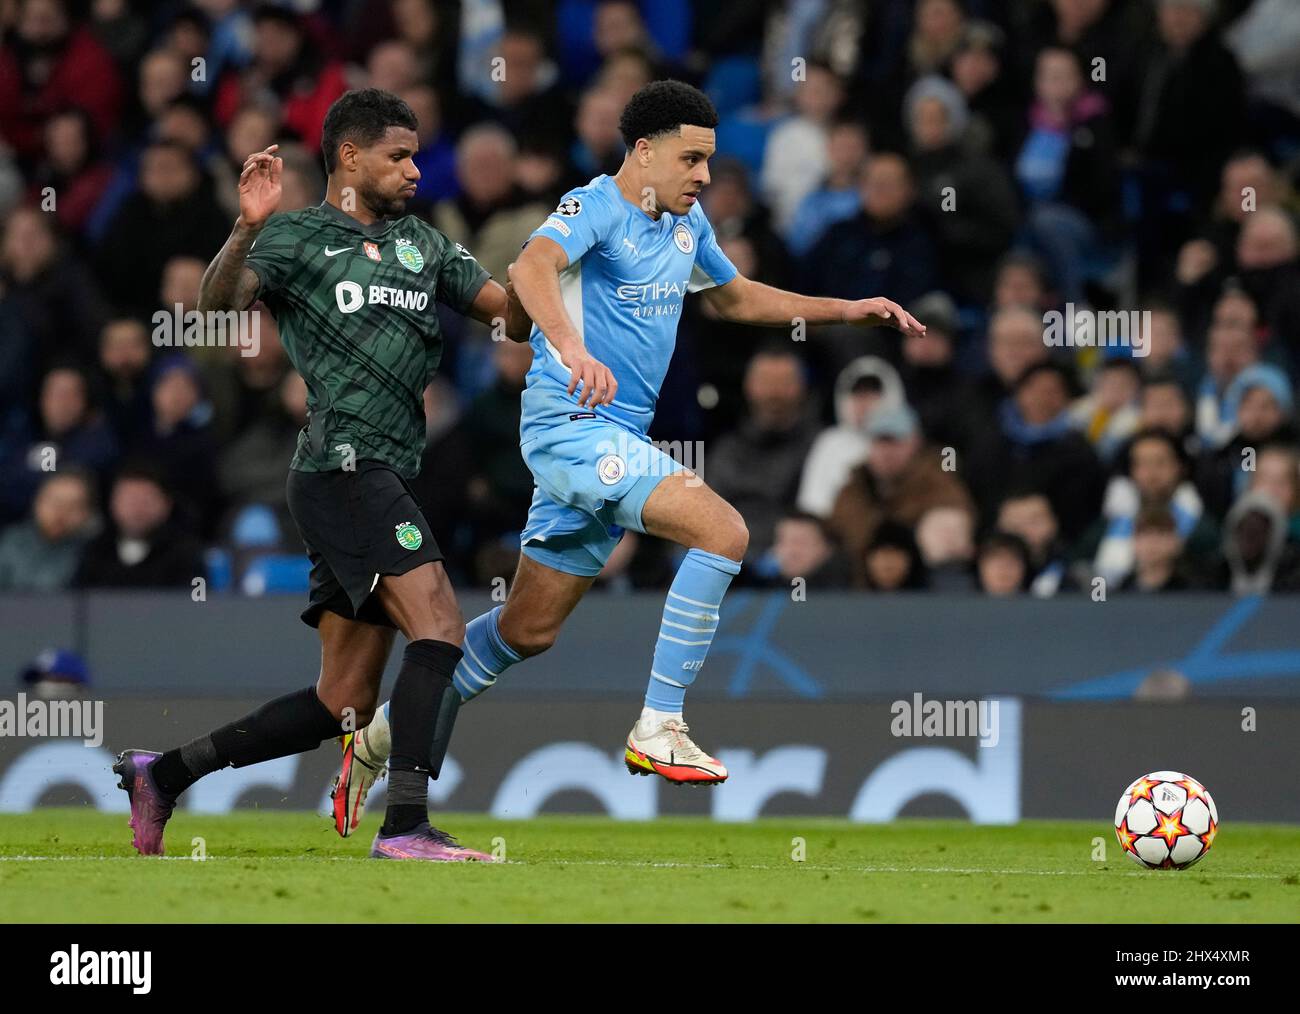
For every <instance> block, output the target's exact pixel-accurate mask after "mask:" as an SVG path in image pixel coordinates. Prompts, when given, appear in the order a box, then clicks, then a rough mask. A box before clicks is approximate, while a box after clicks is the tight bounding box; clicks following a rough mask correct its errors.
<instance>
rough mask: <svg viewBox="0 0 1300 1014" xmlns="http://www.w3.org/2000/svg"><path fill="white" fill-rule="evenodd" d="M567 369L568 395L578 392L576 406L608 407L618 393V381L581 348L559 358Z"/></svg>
mask: <svg viewBox="0 0 1300 1014" xmlns="http://www.w3.org/2000/svg"><path fill="white" fill-rule="evenodd" d="M560 362H562V363H564V365H565V366H567V367H568V368H569V393H570V394H572V393H573V392H574V391H578V405H579V406H581V407H583V408H595V407H596V406H597V405H608V404H609V403H610V402H612V401H613V400H614V394H615V393H616V392H617V391H618V381H617V380H615V379H614V374H612V373H610V371H609V367H608V366H606V365H605V364H604V363H602V362H601V361H600V360H599V359H597V358H596V357H595V356H593V355H592V354H591V353H590V352H588V351H587V350H586V349H583V348H577V349H571V350H569V351H568V352H565V353H563V354H562V355H561V356H560Z"/></svg>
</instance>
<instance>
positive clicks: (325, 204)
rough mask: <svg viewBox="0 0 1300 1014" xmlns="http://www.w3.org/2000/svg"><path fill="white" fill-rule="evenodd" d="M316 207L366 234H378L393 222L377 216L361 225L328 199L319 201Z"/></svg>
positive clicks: (341, 222)
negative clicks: (366, 223)
mask: <svg viewBox="0 0 1300 1014" xmlns="http://www.w3.org/2000/svg"><path fill="white" fill-rule="evenodd" d="M318 207H319V208H320V209H321V210H322V211H323V212H325V214H326V215H329V216H330V217H331V218H333V219H334V220H335V221H337V222H339V223H340V224H342V225H346V226H348V227H350V228H352V229H355V230H356V231H357V232H359V233H362V234H363V235H366V236H378V235H380V234H381V233H383V232H385V231H386V230H387V229H388V227H389V226H390V225H392V224H393V220H392V219H391V218H377V219H375V220H374V221H373V222H371V223H370V224H369V225H362V224H361V223H360V222H358V221H357V220H356V219H355V218H353V217H352V216H351V215H349V214H348V213H347V212H345V211H340V210H339V209H338V208H336V207H334V205H332V204H330V202H329V201H321V202H320V204H319V205H318Z"/></svg>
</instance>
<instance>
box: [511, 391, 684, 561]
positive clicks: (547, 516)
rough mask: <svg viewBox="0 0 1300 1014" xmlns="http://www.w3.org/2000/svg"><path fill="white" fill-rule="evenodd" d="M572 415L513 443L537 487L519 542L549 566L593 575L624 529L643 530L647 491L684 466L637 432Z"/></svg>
mask: <svg viewBox="0 0 1300 1014" xmlns="http://www.w3.org/2000/svg"><path fill="white" fill-rule="evenodd" d="M575 414H576V415H578V418H575V419H564V420H562V421H558V422H556V423H555V424H553V425H550V426H547V427H546V428H545V429H543V430H542V432H541V433H540V434H539V435H537V436H534V437H532V438H531V439H529V440H526V441H524V443H523V444H522V445H521V446H520V448H519V450H520V453H521V454H523V457H524V461H525V462H526V463H527V465H528V468H529V470H530V471H531V472H532V473H533V482H535V483H536V485H537V488H536V489H535V490H533V503H532V506H531V507H529V509H528V522H527V523H526V524H525V525H524V530H523V532H522V533H521V535H520V537H519V542H520V547H521V550H522V552H523V553H524V555H525V556H529V557H531V558H532V559H534V560H536V561H537V562H538V563H541V564H543V565H544V566H547V567H550V568H551V569H552V570H558V571H561V572H562V573H565V574H576V575H579V576H581V577H595V576H596V575H597V574H599V573H600V570H601V568H602V567H604V566H605V561H606V560H608V559H609V555H610V553H612V552H613V551H614V547H615V546H617V545H618V541H619V539H621V538H622V537H623V532H624V530H625V529H631V530H632V531H634V532H644V531H645V528H644V527H642V524H641V510H642V508H644V507H645V502H646V500H647V499H649V497H650V493H651V491H652V490H653V489H654V488H655V487H656V486H657V485H659V483H660V481H662V480H663V479H664V478H665V477H667V476H669V475H673V474H674V473H676V472H680V471H682V466H681V465H679V464H678V463H677V462H676V461H675V460H674V459H673V458H672V457H671V456H669V455H667V454H665V453H664V452H663V451H661V450H660V449H659V448H658V447H656V446H655V445H654V444H652V443H651V442H650V441H649V440H647V439H646V438H645V437H644V436H642V435H640V434H637V433H632V432H631V431H629V430H626V429H624V428H623V427H621V426H617V425H615V424H614V423H610V422H606V421H605V420H603V419H600V418H598V417H591V416H587V415H585V414H582V413H575Z"/></svg>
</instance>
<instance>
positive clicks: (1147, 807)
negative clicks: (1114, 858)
mask: <svg viewBox="0 0 1300 1014" xmlns="http://www.w3.org/2000/svg"><path fill="white" fill-rule="evenodd" d="M1218 833H1219V811H1218V809H1217V808H1216V807H1215V805H1214V800H1213V799H1212V798H1210V794H1209V793H1208V792H1207V791H1206V790H1205V786H1204V785H1202V784H1201V783H1200V782H1198V781H1197V780H1196V779H1195V778H1192V777H1190V776H1188V775H1185V774H1183V773H1182V772H1179V771H1153V772H1152V773H1151V774H1149V775H1143V776H1142V777H1141V778H1139V779H1138V780H1137V781H1135V782H1134V783H1133V784H1132V785H1130V786H1129V787H1128V788H1127V789H1125V790H1124V795H1122V796H1120V798H1119V804H1118V805H1117V806H1116V807H1115V837H1116V838H1118V839H1119V845H1120V848H1122V849H1123V850H1124V854H1125V855H1126V856H1128V857H1129V858H1130V859H1132V860H1133V861H1134V862H1135V863H1137V864H1139V865H1140V866H1145V867H1146V868H1147V869H1149V870H1185V869H1187V867H1189V866H1191V865H1192V864H1193V863H1196V862H1198V861H1200V859H1201V857H1202V856H1204V855H1205V853H1207V852H1209V851H1210V846H1211V845H1213V844H1214V838H1215V835H1217V834H1218Z"/></svg>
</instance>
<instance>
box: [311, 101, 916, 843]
mask: <svg viewBox="0 0 1300 1014" xmlns="http://www.w3.org/2000/svg"><path fill="white" fill-rule="evenodd" d="M716 123H717V114H716V113H715V111H714V109H713V106H712V104H711V103H710V102H709V100H708V98H707V97H706V96H705V95H704V94H703V93H702V92H700V91H698V90H697V89H695V88H692V87H691V86H689V85H686V84H683V83H681V82H678V81H658V82H655V83H653V84H650V85H647V86H646V87H645V88H643V89H641V90H640V91H639V92H637V94H636V95H634V96H633V97H632V99H631V101H630V102H629V103H628V105H627V108H626V109H625V110H624V111H623V115H622V118H621V121H620V124H619V126H620V129H621V131H622V134H623V138H624V140H625V141H626V143H627V155H626V157H625V159H624V162H623V165H622V167H621V168H620V170H619V171H618V173H617V174H616V175H614V176H598V177H597V178H596V179H594V180H592V181H591V182H590V183H588V184H587V185H586V186H585V187H579V188H578V189H576V190H573V191H571V192H569V193H568V194H567V195H565V197H564V199H563V200H562V201H561V202H560V204H559V206H558V207H557V208H556V209H555V211H554V212H553V213H552V214H551V215H550V216H549V217H548V218H547V219H546V221H544V222H543V223H542V224H541V225H540V226H538V228H537V229H536V231H534V232H533V234H532V236H531V237H530V239H529V241H528V243H527V245H526V246H525V248H524V251H523V253H522V254H521V255H520V256H519V259H518V261H517V262H516V263H515V264H514V265H513V266H512V268H511V272H510V277H511V280H512V281H513V282H514V286H515V291H516V293H517V294H518V296H519V298H520V300H521V301H522V303H523V305H524V309H525V310H527V311H528V314H529V316H531V317H532V319H533V321H534V327H533V330H532V336H531V338H530V341H531V343H532V346H533V365H532V368H531V370H530V371H529V373H528V385H527V388H526V390H525V391H524V394H523V416H522V420H521V423H520V450H521V452H522V454H523V456H524V460H525V461H526V462H527V463H528V467H529V468H530V469H531V470H532V473H533V477H534V479H535V481H536V484H537V489H536V491H535V492H534V495H533V502H532V506H531V508H530V510H529V513H528V521H527V524H526V525H525V527H524V530H523V533H522V538H521V541H522V555H521V558H520V561H519V569H518V571H517V572H516V574H515V579H514V582H513V584H512V585H511V587H510V592H509V595H508V596H507V598H506V601H505V603H504V604H503V605H501V606H498V607H496V608H495V609H492V610H491V611H489V612H487V613H485V614H484V615H482V616H479V617H478V618H476V619H475V620H473V621H471V622H470V623H469V625H468V629H467V632H466V635H465V657H464V659H463V660H462V662H461V664H460V665H459V666H458V668H457V670H456V673H455V677H454V682H455V684H456V686H457V687H458V688H459V690H460V692H461V696H462V698H464V699H465V700H468V699H471V698H473V697H475V696H477V695H478V694H479V693H482V692H483V691H484V690H486V689H488V688H489V687H491V686H492V685H493V683H495V682H496V680H497V679H498V677H500V676H501V674H502V673H503V672H505V670H506V669H507V668H509V667H510V666H512V665H514V664H515V663H517V662H520V661H522V660H523V659H525V658H528V657H529V656H532V655H536V654H539V653H540V652H543V651H545V650H546V649H547V648H549V647H550V646H551V645H552V644H553V643H554V642H555V638H556V635H557V634H558V633H559V630H560V627H561V625H562V624H563V623H564V621H565V619H566V618H567V617H568V615H569V613H570V612H572V611H573V608H574V607H575V606H576V605H577V604H578V601H579V599H581V598H582V596H583V594H584V593H585V592H586V591H587V589H588V588H590V587H591V584H592V581H593V580H594V578H595V577H596V575H597V574H598V573H599V572H600V570H601V568H602V567H603V566H604V564H605V561H606V560H607V559H608V558H609V555H610V553H611V552H612V551H613V549H614V547H615V545H617V544H618V541H619V538H620V537H621V535H622V532H623V530H624V529H631V530H632V531H635V532H645V533H647V534H650V535H655V536H659V537H661V538H665V539H670V540H672V541H673V542H676V543H678V544H679V545H681V546H683V547H684V548H685V549H686V550H687V553H686V557H685V559H684V560H683V561H682V563H681V566H680V567H679V569H678V571H677V574H676V576H675V578H674V579H673V583H672V587H671V588H670V589H669V592H668V597H667V600H666V602H665V603H664V612H663V620H662V625H661V627H660V631H659V637H658V639H657V641H656V643H655V647H654V655H653V660H652V662H651V665H650V672H649V674H648V675H649V685H648V688H647V691H646V697H645V707H644V709H643V711H642V713H641V717H640V719H639V720H638V721H637V722H636V724H635V725H634V727H633V729H632V731H631V733H630V734H629V735H628V739H627V744H626V753H625V758H626V761H627V766H628V768H629V770H631V771H633V772H634V773H636V774H657V775H661V776H662V777H664V778H667V779H668V780H670V781H673V782H678V783H684V782H690V783H697V784H716V783H717V782H721V781H725V780H726V777H727V771H726V768H725V767H724V766H723V765H722V764H721V763H719V762H718V761H717V760H716V759H715V758H713V757H711V756H709V755H708V754H707V753H705V752H704V751H703V750H701V749H700V748H699V747H697V746H696V745H695V743H694V742H692V740H691V739H690V737H689V736H688V735H687V732H688V729H687V726H686V724H685V722H684V721H683V719H682V701H683V699H684V696H685V694H686V689H687V687H689V686H690V685H691V683H692V682H693V681H694V680H695V678H696V676H697V675H698V673H699V671H700V669H701V667H702V666H703V664H704V659H705V656H706V655H707V653H708V650H709V645H710V643H711V642H712V640H713V634H714V631H715V630H716V629H717V625H718V611H719V609H720V607H721V605H722V599H723V596H724V595H725V594H726V591H727V586H728V585H729V584H730V583H731V579H732V578H733V577H734V576H735V575H736V573H737V572H738V571H739V570H740V561H741V559H742V558H743V557H744V555H745V548H746V545H747V543H748V540H749V532H748V530H747V529H746V527H745V522H744V521H743V520H742V518H741V516H740V514H739V513H737V511H736V510H735V508H733V507H732V506H731V505H730V504H728V503H726V502H725V501H724V500H723V499H722V498H721V497H719V496H718V495H717V494H716V493H714V492H713V491H712V490H711V489H709V487H708V486H707V485H706V484H705V483H704V482H703V481H702V480H701V479H700V478H699V477H698V476H696V475H695V474H694V473H692V472H691V471H689V470H688V469H685V468H683V467H682V466H681V465H679V464H678V463H677V462H675V461H674V460H673V459H672V458H671V457H669V456H668V455H666V454H664V453H663V452H661V451H660V450H658V449H657V448H656V447H654V446H653V445H652V444H651V443H650V442H649V440H648V439H647V437H646V430H647V428H648V427H649V425H650V421H651V419H652V418H653V417H654V411H655V401H656V399H657V398H658V396H659V387H660V385H661V384H662V383H663V379H664V374H665V373H666V372H667V370H668V363H669V360H670V359H671V358H672V354H673V347H674V345H675V343H676V337H677V321H678V320H679V319H680V317H681V311H682V300H683V299H684V297H685V295H686V293H687V292H688V291H691V292H696V291H698V292H701V293H702V296H703V298H704V299H707V300H708V301H709V302H710V303H711V304H712V306H713V308H714V309H715V310H717V311H718V313H719V314H720V315H721V316H722V317H724V318H726V319H728V320H732V321H740V322H744V323H749V324H764V325H771V326H774V327H791V326H792V325H793V324H794V323H795V321H796V319H797V318H801V319H802V320H803V321H804V322H805V323H807V324H844V323H849V324H862V325H866V326H872V325H881V324H888V325H891V326H894V327H897V328H898V329H900V330H902V331H903V332H904V333H909V332H923V331H924V330H925V329H924V327H923V326H922V325H920V324H918V323H917V322H916V320H914V319H913V318H912V317H911V316H910V315H908V314H907V313H906V311H904V310H903V309H902V308H901V307H899V306H898V305H897V304H895V303H893V302H890V301H889V300H887V299H880V298H876V299H861V300H856V301H854V300H843V299H820V298H812V297H808V296H800V295H797V294H796V293H792V292H785V291H783V290H780V289H774V288H771V287H770V286H767V285H762V284H760V283H758V282H754V281H751V280H750V279H748V278H745V277H743V276H742V275H740V274H739V273H737V271H736V269H735V267H734V266H733V265H732V264H731V262H730V261H729V260H728V259H727V257H726V255H725V254H723V252H722V251H721V249H719V247H718V242H717V240H716V238H715V237H714V234H713V229H712V227H710V225H709V222H708V220H707V219H706V218H705V217H704V211H703V209H702V208H701V207H700V206H699V204H698V199H699V193H700V191H701V190H702V189H703V188H704V187H705V185H706V184H707V183H708V182H709V170H708V162H709V157H710V156H711V155H712V154H713V151H714V133H713V128H714V126H715V125H716ZM386 732H387V730H386V727H385V722H384V719H383V716H382V713H381V714H380V715H379V716H377V717H376V720H375V722H373V723H372V724H371V725H370V726H368V727H367V728H366V729H364V730H362V732H361V733H360V734H358V735H357V736H356V737H355V740H356V742H355V750H354V751H350V750H349V747H348V746H347V745H345V748H344V769H343V772H342V773H341V775H340V780H339V788H336V790H335V791H336V793H337V792H338V791H339V790H340V789H341V790H342V791H344V792H346V793H347V802H346V807H345V808H344V807H339V809H345V812H348V813H353V814H358V813H359V812H360V805H359V804H360V803H361V802H363V801H364V797H365V793H366V791H367V790H368V789H369V785H370V784H371V783H372V782H373V780H374V777H375V776H376V775H377V774H378V772H379V771H380V770H382V766H383V762H384V760H385V759H386V757H387V742H386V740H387V735H386ZM354 761H360V764H357V763H354ZM339 830H340V833H345V834H346V833H348V832H349V831H350V828H345V827H343V826H340V827H339Z"/></svg>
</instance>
